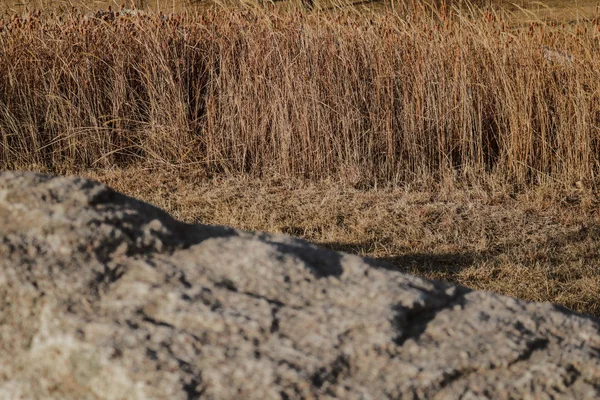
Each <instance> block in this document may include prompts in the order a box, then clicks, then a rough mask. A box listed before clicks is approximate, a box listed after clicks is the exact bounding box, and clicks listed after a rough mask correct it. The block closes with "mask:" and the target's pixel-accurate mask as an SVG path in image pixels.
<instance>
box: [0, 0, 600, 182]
mask: <svg viewBox="0 0 600 400" xmlns="http://www.w3.org/2000/svg"><path fill="white" fill-rule="evenodd" d="M598 29H599V28H598V24H597V23H589V24H585V25H584V24H582V25H580V26H575V27H564V28H563V27H561V26H550V25H549V24H544V23H537V24H532V25H531V26H528V27H525V28H522V27H515V26H510V24H509V21H507V20H506V19H505V18H504V17H502V15H501V14H498V13H490V12H483V11H478V10H475V9H474V10H471V11H468V12H460V11H457V10H456V9H449V8H446V7H443V6H442V7H441V8H436V9H429V8H426V7H423V6H419V4H418V3H415V4H413V6H412V7H410V8H408V7H405V8H404V9H403V10H401V11H392V10H388V11H387V12H379V13H372V14H364V13H357V12H356V11H353V10H350V11H340V10H338V11H334V12H332V11H328V12H312V13H309V12H303V11H300V10H296V11H287V12H280V11H276V10H274V9H271V8H269V7H266V8H259V7H253V8H246V9H226V10H222V9H221V10H219V9H213V10H208V11H204V12H202V13H197V14H193V15H175V16H165V15H162V14H140V15H129V14H127V15H121V16H120V15H118V14H115V13H113V14H97V15H96V16H93V17H90V16H88V17H84V16H82V15H79V14H76V13H70V14H64V15H40V14H39V13H32V14H29V15H26V16H24V17H14V18H13V19H10V20H3V21H2V22H0V167H2V168H18V167H22V166H30V165H40V166H44V167H46V168H51V169H52V168H56V169H64V168H67V169H74V170H77V169H83V168H90V167H109V166H126V165H130V164H133V163H139V162H147V163H148V162H149V163H160V164H163V165H179V166H186V167H189V168H196V169H198V170H202V171H204V172H206V173H209V174H212V173H231V174H251V175H255V176H263V175H265V174H273V173H275V174H280V175H283V176H296V177H297V176H301V177H305V178H308V179H322V178H328V177H333V178H341V179H346V178H347V177H348V176H350V177H352V179H354V180H356V181H357V182H358V181H360V182H366V183H375V182H388V183H392V184H402V183H406V182H413V181H416V180H432V179H435V180H437V179H445V178H447V177H451V178H454V179H480V178H488V177H493V178H500V179H504V180H510V181H514V182H517V183H522V184H536V183H539V182H542V181H546V180H559V181H563V182H575V181H585V182H596V183H597V182H598V174H599V172H600V134H599V126H600V98H599V97H600V58H599V57H598V56H597V51H598V48H599V38H600V32H599V31H598ZM550 52H555V53H552V54H558V56H557V57H555V58H552V57H549V54H551V53H550ZM561 54H564V55H565V56H564V57H565V58H564V59H561V58H560V55H561ZM569 56H571V58H569ZM561 60H563V61H561Z"/></svg>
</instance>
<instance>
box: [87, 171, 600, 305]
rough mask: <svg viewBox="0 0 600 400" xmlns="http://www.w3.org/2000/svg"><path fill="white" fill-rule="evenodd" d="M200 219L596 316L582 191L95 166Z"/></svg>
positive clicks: (596, 201)
mask: <svg viewBox="0 0 600 400" xmlns="http://www.w3.org/2000/svg"><path fill="white" fill-rule="evenodd" d="M86 175H87V176H88V177H92V178H95V179H98V180H101V181H103V182H105V183H107V184H109V185H110V186H112V187H114V188H116V189H117V190H120V191H123V192H125V193H127V194H129V195H132V196H135V197H137V198H141V199H143V200H146V201H148V202H151V203H153V204H155V205H157V206H159V207H162V208H164V209H166V210H168V211H169V212H171V213H172V214H173V215H174V216H175V217H177V218H179V219H182V220H185V221H188V222H196V223H207V224H224V225H230V226H235V227H239V228H242V229H249V230H263V231H268V232H283V233H287V234H291V235H295V236H299V237H302V238H304V239H307V240H309V241H311V242H314V243H317V244H320V245H323V246H326V247H329V248H332V249H335V250H340V251H346V252H351V253H355V254H360V255H363V256H369V257H373V258H376V259H379V260H382V261H386V262H390V263H392V264H394V265H396V266H397V267H398V268H399V269H400V270H403V271H406V272H410V273H412V274H416V275H419V276H425V277H428V278H433V279H441V280H448V281H454V282H458V283H460V284H463V285H465V286H468V287H471V288H475V289H482V290H490V291H495V292H499V293H503V294H507V295H511V296H515V297H519V298H524V299H528V300H534V301H550V302H553V303H556V304H561V305H563V306H566V307H568V308H570V309H573V310H576V311H578V312H583V313H588V314H594V315H597V316H600V301H599V300H598V293H599V292H600V269H599V268H598V266H599V265H600V196H599V195H598V193H596V194H594V193H593V192H591V191H589V190H586V189H582V188H577V187H574V188H570V189H569V188H560V187H556V186H547V187H539V188H537V189H536V190H525V191H522V192H517V191H515V190H514V188H513V187H507V186H501V185H498V186H493V185H492V186H487V187H470V188H467V187H465V188H457V187H454V188H453V187H449V186H444V185H436V186H432V187H431V186H430V187H406V188H403V189H379V190H366V191H363V190H357V189H355V188H352V187H349V186H348V185H343V184H339V183H332V182H318V183H309V182H306V181H304V182H303V181H299V180H290V179H282V178H271V179H268V180H264V179H263V180H257V179H248V178H245V179H241V178H215V179H213V180H206V179H205V178H203V177H201V176H199V175H198V174H195V173H190V172H181V171H171V172H166V171H161V170H153V171H147V170H139V169H131V170H114V171H105V170H103V171H97V172H88V173H87V174H86Z"/></svg>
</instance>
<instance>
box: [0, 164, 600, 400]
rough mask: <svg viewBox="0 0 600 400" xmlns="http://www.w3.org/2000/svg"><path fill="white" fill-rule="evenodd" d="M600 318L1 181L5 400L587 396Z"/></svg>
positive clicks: (599, 367)
mask: <svg viewBox="0 0 600 400" xmlns="http://www.w3.org/2000/svg"><path fill="white" fill-rule="evenodd" d="M598 328H599V323H598V320H595V319H592V318H587V317H583V316H578V315H575V314H572V313H569V312H567V311H564V310H561V309H558V308H556V307H554V306H552V305H549V304H532V303H527V302H524V301H519V300H515V299H512V298H508V297H503V296H500V295H496V294H491V293H484V292H477V291H470V290H468V289H465V288H462V287H457V286H453V285H450V284H444V283H438V282H429V281H425V280H422V279H419V278H416V277H412V276H408V275H405V274H402V273H399V272H395V271H393V270H392V269H391V268H387V267H386V266H385V265H378V264H376V263H375V262H373V261H369V260H365V259H362V258H359V257H355V256H351V255H347V254H340V253H335V252H331V251H327V250H323V249H320V248H318V247H316V246H312V245H310V244H307V243H306V242H303V241H301V240H297V239H293V238H291V237H287V236H277V235H267V234H263V233H247V232H241V231H236V230H234V229H231V228H226V227H214V226H204V225H196V226H192V225H187V224H183V223H180V222H177V221H175V220H173V219H172V218H171V217H170V216H169V215H167V214H166V213H165V212H163V211H161V210H159V209H157V208H154V207H152V206H149V205H147V204H144V203H142V202H139V201H137V200H134V199H132V198H128V197H126V196H124V195H121V194H119V193H116V192H114V191H112V190H110V189H108V188H106V187H105V186H103V185H101V184H98V183H94V182H91V181H87V180H84V179H78V178H64V177H51V176H45V175H40V174H33V173H18V172H16V173H14V172H3V173H0V398H2V399H16V398H24V399H196V398H206V399H234V398H238V399H261V400H265V399H296V398H336V397H337V398H342V399H382V398H407V399H413V398H414V399H416V398H439V399H446V398H452V399H455V398H464V399H476V398H493V399H509V398H530V399H546V398H548V399H550V398H597V397H598V396H600V357H599V355H600V335H599V330H598Z"/></svg>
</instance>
